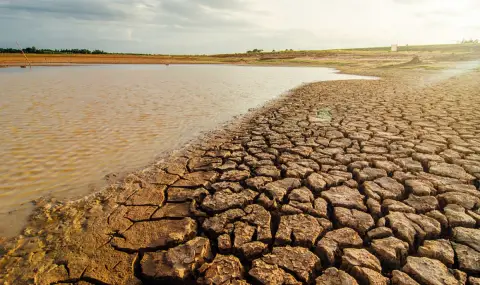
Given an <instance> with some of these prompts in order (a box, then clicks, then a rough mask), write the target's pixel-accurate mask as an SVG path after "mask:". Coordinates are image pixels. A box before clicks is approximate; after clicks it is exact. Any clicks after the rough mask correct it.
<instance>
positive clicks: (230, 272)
mask: <svg viewBox="0 0 480 285" xmlns="http://www.w3.org/2000/svg"><path fill="white" fill-rule="evenodd" d="M199 271H200V273H201V274H202V275H203V278H201V280H199V281H200V282H199V283H204V284H209V285H210V284H212V285H220V284H229V283H230V284H231V283H232V282H233V281H235V280H242V279H243V274H244V269H243V266H242V263H240V260H239V259H238V258H237V257H235V256H233V255H221V254H217V256H215V259H214V260H213V262H212V263H205V264H203V265H202V266H201V267H200V268H199Z"/></svg>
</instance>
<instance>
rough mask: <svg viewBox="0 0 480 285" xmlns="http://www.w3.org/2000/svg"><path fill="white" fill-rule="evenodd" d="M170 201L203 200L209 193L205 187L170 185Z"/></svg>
mask: <svg viewBox="0 0 480 285" xmlns="http://www.w3.org/2000/svg"><path fill="white" fill-rule="evenodd" d="M167 194H168V202H185V201H191V200H195V201H197V202H201V201H202V200H203V198H205V197H206V196H207V195H208V194H210V193H208V191H207V190H206V189H205V188H197V189H195V190H194V189H189V188H176V187H170V188H168V189H167Z"/></svg>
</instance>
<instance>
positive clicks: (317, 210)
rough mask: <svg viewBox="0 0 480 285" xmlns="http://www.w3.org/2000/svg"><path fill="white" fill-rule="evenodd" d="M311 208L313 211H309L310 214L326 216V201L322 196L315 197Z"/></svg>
mask: <svg viewBox="0 0 480 285" xmlns="http://www.w3.org/2000/svg"><path fill="white" fill-rule="evenodd" d="M313 208H314V212H312V213H311V214H312V215H315V216H319V217H322V218H328V203H327V201H325V200H324V199H323V198H317V199H315V201H314V202H313Z"/></svg>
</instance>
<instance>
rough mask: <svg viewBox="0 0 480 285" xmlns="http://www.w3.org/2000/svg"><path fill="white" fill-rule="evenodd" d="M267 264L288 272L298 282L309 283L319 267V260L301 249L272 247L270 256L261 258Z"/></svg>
mask: <svg viewBox="0 0 480 285" xmlns="http://www.w3.org/2000/svg"><path fill="white" fill-rule="evenodd" d="M262 261H264V262H265V263H268V264H272V265H273V264H276V265H278V267H280V268H283V269H285V270H286V271H288V272H293V273H294V274H295V277H296V278H297V279H299V280H300V281H303V282H307V283H310V282H311V281H312V280H313V279H314V278H315V277H316V276H315V272H316V271H318V270H319V269H320V267H321V264H320V259H319V258H318V256H316V255H315V254H313V253H312V252H311V251H310V250H308V249H306V248H303V247H290V246H286V247H274V248H273V251H272V253H271V254H267V255H265V256H263V257H262Z"/></svg>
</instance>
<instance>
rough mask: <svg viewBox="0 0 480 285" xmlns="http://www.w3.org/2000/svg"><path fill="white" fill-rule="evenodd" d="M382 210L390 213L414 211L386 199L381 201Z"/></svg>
mask: <svg viewBox="0 0 480 285" xmlns="http://www.w3.org/2000/svg"><path fill="white" fill-rule="evenodd" d="M382 208H383V209H386V211H387V212H388V213H390V212H404V213H415V209H414V208H412V207H410V206H408V205H406V204H404V203H402V202H399V201H397V200H392V199H387V200H385V201H383V203H382Z"/></svg>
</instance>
